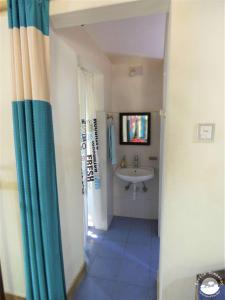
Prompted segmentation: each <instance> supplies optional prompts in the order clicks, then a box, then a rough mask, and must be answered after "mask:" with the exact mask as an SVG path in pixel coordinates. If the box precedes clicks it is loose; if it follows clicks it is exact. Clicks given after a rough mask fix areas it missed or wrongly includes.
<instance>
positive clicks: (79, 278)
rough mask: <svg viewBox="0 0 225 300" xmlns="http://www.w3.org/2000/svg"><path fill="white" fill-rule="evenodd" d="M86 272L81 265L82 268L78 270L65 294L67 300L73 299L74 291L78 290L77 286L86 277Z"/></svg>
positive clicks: (84, 267) (85, 268) (84, 265)
mask: <svg viewBox="0 0 225 300" xmlns="http://www.w3.org/2000/svg"><path fill="white" fill-rule="evenodd" d="M86 272H87V267H86V264H83V266H82V267H81V269H80V272H79V273H78V275H77V276H76V278H75V279H74V280H73V282H72V284H71V286H70V288H69V291H68V293H67V300H72V299H73V297H74V293H75V290H76V289H77V288H78V286H79V284H80V283H81V281H82V280H83V279H84V277H85V275H86Z"/></svg>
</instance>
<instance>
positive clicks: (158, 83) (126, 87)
mask: <svg viewBox="0 0 225 300" xmlns="http://www.w3.org/2000/svg"><path fill="white" fill-rule="evenodd" d="M110 57H111V61H112V63H113V77H112V110H113V112H114V123H115V128H116V134H117V137H116V141H117V158H118V162H120V161H121V159H122V157H123V156H124V155H126V158H127V161H128V164H129V165H132V162H133V159H134V156H135V154H138V155H139V162H140V166H142V167H154V168H155V178H154V179H152V180H150V181H148V182H146V186H147V188H148V192H147V193H144V192H143V191H142V184H140V185H139V187H140V190H139V191H138V193H137V200H136V201H133V194H132V189H130V190H129V191H125V190H124V187H125V185H126V183H125V182H123V181H121V180H120V179H118V178H117V177H116V176H114V184H113V195H114V198H113V203H114V214H115V215H119V216H127V217H137V218H151V219H157V218H158V186H159V182H158V173H159V172H158V168H159V160H157V161H149V156H156V157H158V159H159V140H160V117H159V113H158V112H159V110H160V109H161V108H162V91H163V60H160V59H149V58H141V57H132V56H120V55H111V56H110ZM138 65H142V66H143V76H135V77H130V76H129V67H130V66H138ZM119 112H152V115H151V117H152V121H151V145H150V146H130V145H128V146H125V145H120V144H119V114H118V113H119Z"/></svg>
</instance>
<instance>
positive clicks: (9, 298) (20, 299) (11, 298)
mask: <svg viewBox="0 0 225 300" xmlns="http://www.w3.org/2000/svg"><path fill="white" fill-rule="evenodd" d="M5 300H25V298H23V297H19V296H15V295H11V294H5Z"/></svg>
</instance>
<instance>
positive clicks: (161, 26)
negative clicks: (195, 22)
mask: <svg viewBox="0 0 225 300" xmlns="http://www.w3.org/2000/svg"><path fill="white" fill-rule="evenodd" d="M165 27H166V14H158V15H151V16H143V17H137V18H130V19H126V20H119V21H110V22H104V23H98V24H91V25H86V26H85V27H84V28H85V30H86V31H87V32H88V33H89V35H90V36H91V37H92V39H93V40H94V41H95V43H96V44H97V45H98V47H99V48H100V49H101V50H102V51H104V52H105V53H111V54H122V55H135V56H144V57H151V58H163V56H164V40H165Z"/></svg>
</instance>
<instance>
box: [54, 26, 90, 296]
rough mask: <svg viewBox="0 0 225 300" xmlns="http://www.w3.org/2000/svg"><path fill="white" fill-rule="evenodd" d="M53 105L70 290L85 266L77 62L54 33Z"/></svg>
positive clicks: (64, 244)
mask: <svg viewBox="0 0 225 300" xmlns="http://www.w3.org/2000/svg"><path fill="white" fill-rule="evenodd" d="M50 37H51V38H50V42H51V56H50V57H51V103H52V110H53V125H54V135H55V150H56V166H57V179H58V193H59V206H60V218H61V232H62V245H63V257H64V270H65V279H66V287H67V290H68V289H69V287H70V286H71V284H72V282H73V280H74V278H75V277H76V276H77V274H78V272H79V271H80V269H81V267H82V265H83V263H84V255H83V237H84V233H83V230H84V229H83V196H82V184H81V161H80V143H79V142H80V140H79V138H80V122H79V106H78V101H76V100H77V78H76V67H77V59H76V56H75V55H74V52H73V50H72V49H71V48H70V47H68V46H67V45H66V44H65V42H64V41H62V39H61V38H60V37H58V36H57V35H56V34H54V33H53V32H51V35H50Z"/></svg>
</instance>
